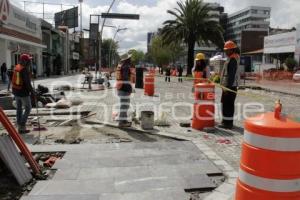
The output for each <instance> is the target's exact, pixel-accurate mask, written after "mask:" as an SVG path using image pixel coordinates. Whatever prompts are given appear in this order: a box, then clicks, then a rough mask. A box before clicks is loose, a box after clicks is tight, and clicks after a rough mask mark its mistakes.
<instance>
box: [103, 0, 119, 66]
mask: <svg viewBox="0 0 300 200" xmlns="http://www.w3.org/2000/svg"><path fill="white" fill-rule="evenodd" d="M115 2H116V0H113V1H112V2H111V4H110V6H109V8H108V10H107V13H109V12H110V10H111V9H112V7H113V5H114V4H115ZM105 22H106V18H104V19H103V23H102V26H101V30H100V41H99V68H101V65H102V60H101V57H102V53H101V46H102V33H103V28H104V26H105Z"/></svg>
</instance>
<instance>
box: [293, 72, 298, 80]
mask: <svg viewBox="0 0 300 200" xmlns="http://www.w3.org/2000/svg"><path fill="white" fill-rule="evenodd" d="M293 80H294V81H300V70H298V71H297V72H296V73H295V74H294V75H293Z"/></svg>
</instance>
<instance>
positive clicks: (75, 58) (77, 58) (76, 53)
mask: <svg viewBox="0 0 300 200" xmlns="http://www.w3.org/2000/svg"><path fill="white" fill-rule="evenodd" d="M73 60H79V53H78V52H73Z"/></svg>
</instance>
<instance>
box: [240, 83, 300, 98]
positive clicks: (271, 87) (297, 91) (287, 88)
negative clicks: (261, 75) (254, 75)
mask: <svg viewBox="0 0 300 200" xmlns="http://www.w3.org/2000/svg"><path fill="white" fill-rule="evenodd" d="M246 87H259V88H261V89H263V90H266V91H270V92H278V93H282V94H288V95H295V96H300V83H296V82H293V81H288V80H279V81H268V80H261V81H259V82H255V81H247V82H246Z"/></svg>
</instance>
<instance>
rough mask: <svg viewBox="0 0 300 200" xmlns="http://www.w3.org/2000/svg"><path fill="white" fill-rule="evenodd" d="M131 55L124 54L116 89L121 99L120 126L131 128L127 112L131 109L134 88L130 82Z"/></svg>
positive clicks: (117, 75)
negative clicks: (131, 96)
mask: <svg viewBox="0 0 300 200" xmlns="http://www.w3.org/2000/svg"><path fill="white" fill-rule="evenodd" d="M130 67H131V55H130V54H124V55H122V56H121V61H120V64H119V65H118V66H117V70H116V81H117V83H116V87H117V92H118V96H119V98H120V112H119V126H120V127H130V126H131V122H129V121H128V116H127V112H128V109H129V107H130V95H131V93H132V86H131V82H130Z"/></svg>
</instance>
